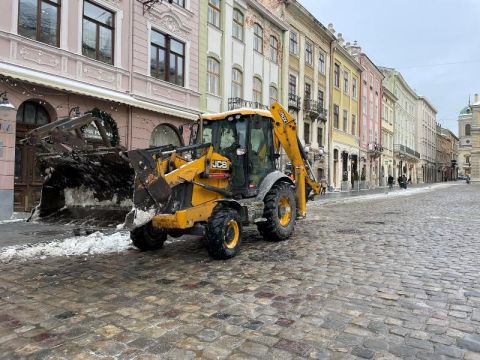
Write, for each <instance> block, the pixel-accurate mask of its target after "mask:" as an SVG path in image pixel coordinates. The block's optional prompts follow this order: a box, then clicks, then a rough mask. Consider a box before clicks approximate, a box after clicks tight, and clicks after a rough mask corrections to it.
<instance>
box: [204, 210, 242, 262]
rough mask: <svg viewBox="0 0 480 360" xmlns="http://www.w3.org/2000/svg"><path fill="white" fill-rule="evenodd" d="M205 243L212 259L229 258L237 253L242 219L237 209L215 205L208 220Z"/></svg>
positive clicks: (240, 239)
mask: <svg viewBox="0 0 480 360" xmlns="http://www.w3.org/2000/svg"><path fill="white" fill-rule="evenodd" d="M205 243H206V246H207V250H208V253H209V254H210V256H211V257H212V258H214V259H217V260H222V259H230V258H232V257H234V256H235V255H237V254H238V252H239V251H240V245H241V243H242V219H241V216H240V214H239V213H238V211H236V210H235V209H232V208H231V207H228V206H225V205H221V204H219V205H217V206H216V207H215V209H214V210H213V212H212V215H211V216H210V218H209V220H208V224H207V232H206V235H205Z"/></svg>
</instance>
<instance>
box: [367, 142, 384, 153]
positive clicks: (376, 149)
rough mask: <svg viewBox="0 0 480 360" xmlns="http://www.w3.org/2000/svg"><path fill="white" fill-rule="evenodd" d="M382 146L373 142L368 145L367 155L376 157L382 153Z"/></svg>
mask: <svg viewBox="0 0 480 360" xmlns="http://www.w3.org/2000/svg"><path fill="white" fill-rule="evenodd" d="M383 150H384V149H383V146H382V145H380V144H378V143H376V142H373V143H369V144H368V154H369V155H370V156H373V157H378V156H380V155H381V154H382V153H383Z"/></svg>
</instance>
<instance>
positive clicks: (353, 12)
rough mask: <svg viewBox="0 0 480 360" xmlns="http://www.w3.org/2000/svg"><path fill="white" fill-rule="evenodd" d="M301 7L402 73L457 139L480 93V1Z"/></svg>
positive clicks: (359, 1)
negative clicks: (464, 112)
mask: <svg viewBox="0 0 480 360" xmlns="http://www.w3.org/2000/svg"><path fill="white" fill-rule="evenodd" d="M300 3H301V4H302V5H303V6H305V7H306V8H307V9H308V10H309V11H310V12H311V13H312V14H313V15H315V16H316V17H317V18H318V19H319V20H320V21H321V22H322V23H323V24H324V25H325V26H327V25H328V24H329V23H333V24H334V27H335V30H336V31H337V32H340V33H342V34H343V37H344V38H345V40H346V41H350V42H353V41H354V40H357V41H358V42H359V44H360V45H361V46H362V48H363V51H364V52H365V53H366V54H368V56H369V57H370V58H371V59H372V60H373V61H374V62H375V63H376V64H377V65H381V66H387V67H394V68H396V69H398V70H399V71H400V72H401V73H402V75H403V76H404V78H405V79H406V80H407V82H408V83H409V84H410V86H411V87H412V88H413V89H415V91H416V92H417V94H419V95H423V96H426V97H427V98H428V99H429V100H430V101H431V102H432V103H433V104H434V105H435V107H436V108H437V110H438V121H439V122H440V123H441V124H442V126H444V127H448V128H449V129H451V130H452V131H454V132H455V133H457V131H458V129H457V121H456V120H457V117H458V113H459V112H460V110H461V109H462V107H463V106H465V105H466V104H467V102H468V96H469V95H470V94H471V96H472V101H473V94H474V93H475V92H477V93H480V71H479V70H480V22H479V21H480V0H300ZM447 63H448V64H450V65H438V66H433V65H437V64H447ZM451 63H455V64H451Z"/></svg>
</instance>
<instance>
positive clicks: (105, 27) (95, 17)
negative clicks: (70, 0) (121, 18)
mask: <svg viewBox="0 0 480 360" xmlns="http://www.w3.org/2000/svg"><path fill="white" fill-rule="evenodd" d="M113 24H114V14H113V12H111V11H108V10H107V9H104V8H103V7H100V6H98V5H95V4H93V3H91V2H88V1H85V2H84V3H83V40H82V53H83V55H85V56H88V57H89V58H92V59H95V60H98V61H102V62H104V63H107V64H113V37H114V33H113V31H114V27H113Z"/></svg>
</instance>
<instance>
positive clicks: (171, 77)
mask: <svg viewBox="0 0 480 360" xmlns="http://www.w3.org/2000/svg"><path fill="white" fill-rule="evenodd" d="M2 5H3V6H2V12H0V94H1V93H3V92H6V96H7V98H8V100H9V102H10V103H11V104H12V105H13V106H14V107H15V109H13V110H5V109H3V110H0V219H2V218H8V217H10V216H11V214H12V211H14V210H15V211H30V210H31V209H32V207H33V206H35V204H36V202H37V201H38V200H39V194H40V186H41V178H40V177H39V174H38V171H37V170H36V167H35V157H34V155H33V152H32V150H31V149H29V148H28V147H25V146H23V145H21V144H20V143H19V140H21V138H22V137H23V136H24V135H25V133H26V132H27V131H29V130H31V129H33V128H35V127H37V126H40V125H42V124H45V123H48V122H51V121H54V120H56V119H57V118H61V117H65V116H68V115H69V114H74V113H77V112H78V110H79V111H80V112H81V113H84V112H87V111H90V110H92V109H94V108H97V109H99V110H101V111H103V112H104V113H106V114H108V116H109V118H110V119H111V121H113V122H114V126H111V128H112V132H115V133H116V134H113V135H116V136H115V137H116V138H118V139H119V142H120V145H122V146H124V147H126V148H128V149H131V148H138V147H148V146H153V145H160V144H165V143H173V144H180V143H182V142H183V141H184V139H183V138H182V136H181V135H180V133H179V132H178V129H177V127H178V126H179V125H182V124H186V123H191V121H192V120H195V119H196V118H197V117H198V113H199V110H198V109H199V98H200V94H199V91H198V90H199V87H198V78H199V76H198V75H199V74H198V58H199V56H198V28H199V20H198V12H199V11H198V6H199V5H198V2H197V1H193V0H175V1H174V4H168V2H163V3H162V4H157V5H155V6H154V7H153V8H151V9H144V7H143V5H142V4H141V3H140V2H139V1H136V0H68V1H67V0H55V1H52V0H5V1H3V2H2ZM77 108H78V110H77Z"/></svg>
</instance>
